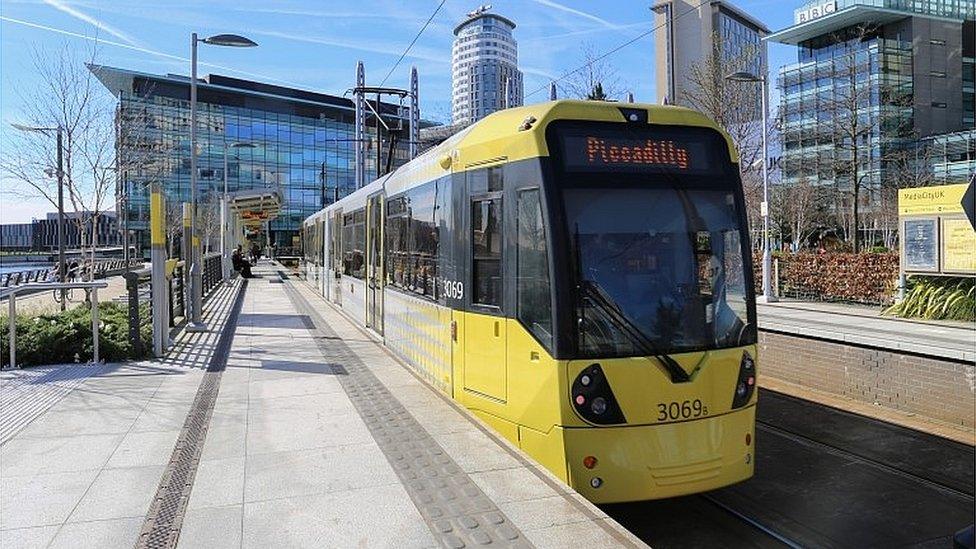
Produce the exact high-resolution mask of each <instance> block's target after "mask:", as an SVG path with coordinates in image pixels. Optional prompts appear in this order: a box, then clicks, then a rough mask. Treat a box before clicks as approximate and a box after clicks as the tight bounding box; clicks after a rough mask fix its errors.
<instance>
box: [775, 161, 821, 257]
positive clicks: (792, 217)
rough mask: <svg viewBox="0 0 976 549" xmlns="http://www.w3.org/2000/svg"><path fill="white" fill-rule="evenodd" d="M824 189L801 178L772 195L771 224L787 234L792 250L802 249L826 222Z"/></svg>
mask: <svg viewBox="0 0 976 549" xmlns="http://www.w3.org/2000/svg"><path fill="white" fill-rule="evenodd" d="M825 194H826V193H825V192H824V189H823V188H822V187H819V186H817V185H815V184H813V183H812V182H811V181H810V180H809V179H807V178H802V179H800V180H799V181H798V182H797V183H794V184H792V185H777V186H776V187H774V189H773V192H772V197H771V201H772V202H773V208H772V220H773V221H774V222H775V223H776V224H777V225H779V227H780V232H781V233H783V234H789V235H790V239H791V241H792V243H793V249H794V250H798V249H799V248H801V247H803V246H804V245H805V244H806V243H807V242H808V241H809V240H810V238H811V237H812V236H813V235H814V234H816V233H817V232H818V231H819V230H821V229H822V228H823V226H824V224H825V223H826V221H827V208H826V207H825V205H824V201H823V198H824V196H825Z"/></svg>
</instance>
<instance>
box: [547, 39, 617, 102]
mask: <svg viewBox="0 0 976 549" xmlns="http://www.w3.org/2000/svg"><path fill="white" fill-rule="evenodd" d="M577 64H578V65H579V66H580V67H579V68H578V69H576V70H575V71H573V72H572V73H570V74H569V75H567V76H566V78H564V79H563V81H562V84H561V88H562V93H563V94H564V95H566V96H568V97H575V98H578V99H599V100H603V101H605V100H607V99H611V100H613V99H619V98H621V97H623V95H624V92H625V89H624V85H623V84H622V83H621V81H620V78H619V77H618V76H617V69H616V68H615V67H614V66H613V65H612V64H611V63H610V62H609V61H607V60H606V59H605V58H601V57H600V54H599V52H598V51H597V50H596V48H595V47H594V45H593V44H591V43H589V42H584V43H583V44H582V45H581V46H580V57H579V60H578V63H577ZM598 87H599V90H597V88H598Z"/></svg>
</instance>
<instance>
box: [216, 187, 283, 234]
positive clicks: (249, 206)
mask: <svg viewBox="0 0 976 549" xmlns="http://www.w3.org/2000/svg"><path fill="white" fill-rule="evenodd" d="M227 202H228V208H229V209H230V212H231V214H236V215H238V216H240V218H241V220H243V222H244V225H245V226H255V225H261V224H263V223H265V222H266V221H271V220H272V219H274V218H276V217H278V214H279V213H280V212H281V195H279V194H278V192H277V191H273V190H270V189H251V190H244V191H237V192H234V193H229V194H228V195H227Z"/></svg>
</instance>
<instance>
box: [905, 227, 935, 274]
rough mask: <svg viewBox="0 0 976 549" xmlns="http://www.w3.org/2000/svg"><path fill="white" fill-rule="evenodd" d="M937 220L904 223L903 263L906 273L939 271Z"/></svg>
mask: <svg viewBox="0 0 976 549" xmlns="http://www.w3.org/2000/svg"><path fill="white" fill-rule="evenodd" d="M937 224H938V220H936V219H906V220H904V221H903V222H902V261H903V262H904V263H903V268H904V269H905V270H906V271H938V270H939V232H938V230H937Z"/></svg>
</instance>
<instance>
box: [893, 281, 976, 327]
mask: <svg viewBox="0 0 976 549" xmlns="http://www.w3.org/2000/svg"><path fill="white" fill-rule="evenodd" d="M908 281H909V286H910V288H909V290H908V292H906V293H905V299H904V300H903V301H901V302H900V303H896V304H894V305H892V306H891V307H888V308H887V309H885V311H884V314H886V315H892V316H900V317H904V318H925V319H929V320H965V321H968V322H973V321H976V279H972V278H957V277H940V276H912V277H909V279H908Z"/></svg>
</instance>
